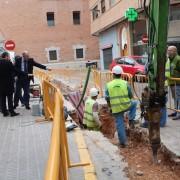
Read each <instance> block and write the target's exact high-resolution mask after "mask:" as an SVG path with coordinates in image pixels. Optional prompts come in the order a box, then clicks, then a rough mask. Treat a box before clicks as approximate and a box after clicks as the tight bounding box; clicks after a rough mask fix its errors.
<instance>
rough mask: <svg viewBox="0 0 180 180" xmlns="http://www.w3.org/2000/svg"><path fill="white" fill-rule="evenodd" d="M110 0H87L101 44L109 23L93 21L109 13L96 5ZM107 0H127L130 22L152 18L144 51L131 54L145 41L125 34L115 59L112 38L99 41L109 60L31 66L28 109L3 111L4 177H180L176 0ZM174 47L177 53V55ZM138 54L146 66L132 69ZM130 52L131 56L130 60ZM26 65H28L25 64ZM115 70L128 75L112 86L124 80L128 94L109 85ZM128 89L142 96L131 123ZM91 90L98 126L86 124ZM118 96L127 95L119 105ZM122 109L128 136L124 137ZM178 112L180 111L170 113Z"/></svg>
mask: <svg viewBox="0 0 180 180" xmlns="http://www.w3.org/2000/svg"><path fill="white" fill-rule="evenodd" d="M105 2H107V1H95V0H90V2H89V7H90V8H91V12H92V18H93V22H92V24H91V34H92V35H94V36H97V37H98V36H99V41H100V43H99V44H100V46H101V45H102V44H101V43H102V42H105V40H102V39H103V38H104V37H105V36H106V33H107V32H106V29H105V28H103V19H101V20H102V21H101V22H102V23H99V24H100V25H99V28H100V26H102V27H101V29H99V30H98V28H95V24H96V22H98V21H100V20H99V19H98V18H104V17H103V15H102V16H100V15H99V14H98V13H100V12H101V13H102V14H103V13H105V11H106V9H105V4H107V3H105ZM108 2H109V4H110V5H109V7H111V8H114V10H116V9H115V8H116V7H118V6H119V4H121V3H122V5H124V6H125V7H126V6H127V7H128V9H127V11H126V13H125V15H123V20H122V21H124V23H126V22H125V21H126V20H127V21H128V28H129V30H132V29H133V28H134V27H135V22H137V21H138V20H141V18H142V17H145V18H146V20H147V24H148V25H147V26H148V28H147V29H148V32H147V34H144V35H143V37H141V38H142V42H141V43H142V44H141V45H142V46H144V45H146V47H147V48H146V50H147V51H146V52H145V55H143V56H142V55H141V56H140V55H136V56H132V55H131V56H127V55H126V53H127V52H128V51H129V50H130V47H131V48H134V52H135V51H137V52H140V51H141V50H139V49H140V48H139V47H133V45H132V44H133V42H131V43H132V44H131V45H132V46H131V45H129V43H128V41H129V38H127V39H128V41H127V42H126V41H125V44H123V48H124V49H122V53H123V54H122V57H118V58H114V59H113V58H112V57H111V56H109V54H110V53H109V52H110V51H106V50H107V49H108V50H109V49H111V51H112V52H111V53H113V52H115V51H113V48H114V44H107V43H106V48H105V47H104V46H102V47H100V51H101V50H102V52H100V58H101V57H103V62H102V59H101V60H100V61H98V60H92V61H91V60H88V61H86V60H82V61H76V62H63V63H58V64H56V63H51V64H46V68H44V70H42V69H43V68H41V69H39V67H38V66H37V67H38V68H37V67H36V68H34V70H33V72H32V74H30V73H29V74H28V78H29V77H33V78H34V83H31V84H30V107H29V110H28V109H27V108H24V106H23V103H22V102H21V106H20V105H19V106H17V107H16V110H17V112H19V113H20V114H18V116H16V117H13V118H12V117H10V116H8V115H7V116H6V117H5V115H3V114H0V142H1V148H0V162H1V163H0V180H42V179H44V180H179V179H180V116H179V113H180V109H179V107H180V105H179V103H180V100H179V94H178V91H179V89H178V87H179V82H180V70H179V69H178V65H180V56H179V55H178V51H179V48H178V46H175V44H170V43H169V42H168V38H169V37H168V26H169V13H170V12H169V10H170V6H175V5H177V4H176V3H174V1H173V3H174V4H173V3H172V2H171V1H170V0H150V1H148V0H147V1H146V0H144V1H138V2H139V4H140V5H141V8H136V7H134V6H135V5H134V4H135V3H134V4H133V3H132V4H131V7H129V6H130V5H128V3H127V2H125V1H122V2H121V1H108ZM98 3H99V4H101V11H100V10H99V9H98V8H99V4H98ZM104 3H105V4H104ZM129 3H130V1H129ZM126 4H127V5H126ZM172 4H173V5H172ZM103 7H104V8H103ZM178 7H179V6H178ZM176 8H177V7H176ZM142 9H143V10H142ZM110 10H111V9H110ZM109 12H110V11H109ZM115 12H116V11H115ZM142 12H143V16H142V14H141V13H142ZM106 13H107V14H108V12H106ZM138 13H139V15H138ZM104 15H106V14H104ZM108 17H111V14H109V16H108V15H107V17H105V18H107V21H109V19H110V18H109V19H108ZM138 18H139V19H138ZM116 21H117V22H119V21H118V20H116ZM104 24H105V22H104ZM111 25H112V26H115V25H116V24H115V23H114V24H113V23H112V24H111ZM104 26H105V25H104ZM107 26H108V25H107ZM101 31H102V32H101ZM139 31H141V30H140V29H139ZM103 33H104V34H103ZM133 33H135V30H133ZM102 34H103V35H102ZM101 36H102V37H101ZM112 37H113V36H110V37H109V38H112ZM134 38H135V37H134ZM105 39H106V38H105ZM101 41H102V42H101ZM126 43H127V44H126ZM124 45H125V46H124ZM136 45H137V46H138V44H136ZM79 47H81V46H78V48H79ZM103 48H104V49H106V50H104V49H103ZM126 48H127V49H126ZM138 48H139V49H138ZM2 51H4V50H2ZM172 51H174V52H172ZM10 52H11V50H10ZM83 52H84V51H83ZM102 53H103V54H102ZM173 53H174V54H175V57H173V58H174V59H175V58H176V59H175V60H172V59H173V58H172V57H171V56H172V54H173ZM75 54H76V55H77V54H78V52H76V53H75ZM110 57H111V58H110ZM127 57H128V58H129V59H128V58H127ZM139 57H143V58H142V59H141V62H140V63H144V62H143V60H144V58H145V60H146V63H144V64H143V68H144V69H143V70H144V72H140V70H139V71H138V72H137V71H136V72H133V73H132V72H126V70H127V69H126V68H127V67H130V68H134V67H135V66H136V65H137V64H136V63H134V64H131V61H130V60H132V59H133V58H134V59H136V58H137V59H138V58H139ZM126 58H127V59H128V60H129V61H128V63H129V64H125V62H127V60H126ZM22 59H23V58H22ZM107 59H108V60H107ZM134 59H133V60H134ZM0 61H1V60H0ZM111 61H112V62H111ZM122 61H123V63H122ZM134 61H136V60H134ZM178 62H179V64H178ZM113 63H114V64H113ZM102 64H103V65H102ZM124 65H126V66H125V67H124ZM141 65H142V64H141ZM22 66H23V67H24V70H23V72H25V66H26V65H22ZM106 66H108V68H106ZM117 67H118V68H119V69H118V68H117ZM139 67H142V66H140V65H139V66H138V68H139ZM21 68H22V67H20V69H21ZM173 68H174V69H173ZM22 69H23V68H22ZM134 69H135V68H134ZM139 69H140V68H139ZM172 69H173V70H172ZM136 70H137V68H136ZM174 72H176V73H174ZM173 73H174V74H173ZM178 73H179V74H178ZM117 77H118V78H119V79H120V81H121V82H122V83H119V84H118V83H117V84H114V86H113V88H114V89H115V88H117V87H118V88H122V89H121V91H122V92H124V89H123V87H121V86H123V85H124V84H125V85H126V86H125V88H126V89H125V90H126V92H125V93H124V94H123V93H121V92H117V93H114V94H113V91H115V90H112V92H111V85H112V84H110V83H112V82H113V83H114V82H115V79H116V78H117ZM123 83H124V84H123ZM172 84H173V85H172ZM117 85H121V86H117ZM0 86H3V85H2V84H1V85H0ZM172 86H173V87H174V89H175V92H174V93H173V91H172ZM92 89H95V90H97V93H96V94H95V96H92ZM130 92H131V93H130ZM130 94H131V95H130ZM125 95H126V96H127V95H128V96H129V99H130V101H131V103H132V101H134V102H136V108H135V111H136V112H135V113H134V114H135V117H134V118H133V126H132V124H131V123H132V119H131V118H130V115H129V114H130V111H131V106H128V108H125V109H123V110H121V109H120V111H118V112H116V111H115V110H116V108H117V105H118V106H122V105H121V104H123V103H124V104H123V106H125V104H126V103H127V102H125V100H126V99H125V97H124V96H125ZM130 96H131V97H130ZM93 97H96V98H97V99H95V102H94V101H93V103H94V104H95V103H97V104H98V108H97V109H98V111H96V112H98V113H97V116H98V123H100V125H98V128H97V129H95V128H94V127H93V126H92V127H91V126H90V127H88V123H87V122H88V118H87V117H88V115H92V119H93V118H94V119H96V118H95V116H94V104H92V107H91V110H90V112H87V111H88V110H89V109H88V107H87V106H88V105H87V104H88V103H87V101H88V100H89V99H91V100H92V99H93ZM108 98H109V99H108ZM123 98H124V99H123ZM116 99H118V101H121V100H122V99H123V100H124V101H123V102H122V103H119V104H118V103H116V104H115V105H114V104H113V102H115V100H116ZM114 106H115V108H114ZM123 106H122V107H123ZM122 107H121V108H122ZM91 111H92V112H91ZM119 113H120V114H121V115H122V118H123V128H124V130H125V136H127V143H122V142H121V137H120V136H121V135H122V134H120V133H119V127H118V126H119V125H118V120H120V119H118V118H117V115H119ZM173 113H175V114H176V115H177V116H176V117H174V115H173V116H172V114H173ZM87 114H88V115H87ZM86 118H87V119H86ZM93 121H94V122H96V124H98V123H97V121H96V120H93ZM121 129H122V127H121Z"/></svg>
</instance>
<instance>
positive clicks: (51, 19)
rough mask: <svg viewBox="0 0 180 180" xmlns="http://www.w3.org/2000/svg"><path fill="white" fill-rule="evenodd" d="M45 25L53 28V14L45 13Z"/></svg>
mask: <svg viewBox="0 0 180 180" xmlns="http://www.w3.org/2000/svg"><path fill="white" fill-rule="evenodd" d="M46 15H47V24H48V26H55V22H54V12H47V14H46Z"/></svg>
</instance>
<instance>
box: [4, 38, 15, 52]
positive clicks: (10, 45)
mask: <svg viewBox="0 0 180 180" xmlns="http://www.w3.org/2000/svg"><path fill="white" fill-rule="evenodd" d="M15 46H16V45H15V43H14V41H12V40H8V41H6V42H5V44H4V47H5V49H6V50H8V51H13V50H14V48H15Z"/></svg>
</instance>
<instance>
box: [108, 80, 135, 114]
mask: <svg viewBox="0 0 180 180" xmlns="http://www.w3.org/2000/svg"><path fill="white" fill-rule="evenodd" d="M107 89H108V92H109V98H110V104H111V109H112V113H119V112H123V111H126V110H127V109H128V108H129V107H130V105H131V100H130V98H129V96H128V87H127V82H126V81H124V80H122V79H114V80H113V81H111V82H109V83H108V84H107Z"/></svg>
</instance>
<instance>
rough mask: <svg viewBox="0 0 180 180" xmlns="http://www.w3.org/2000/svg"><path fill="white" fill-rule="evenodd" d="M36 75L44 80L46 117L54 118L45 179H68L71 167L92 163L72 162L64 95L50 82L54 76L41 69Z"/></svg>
mask: <svg viewBox="0 0 180 180" xmlns="http://www.w3.org/2000/svg"><path fill="white" fill-rule="evenodd" d="M35 75H36V76H37V77H38V78H39V79H40V81H41V82H42V90H43V100H44V104H43V105H44V111H45V118H46V119H48V120H53V128H52V134H51V143H50V150H49V157H48V162H47V165H46V171H45V177H44V179H45V180H68V170H69V168H71V167H77V166H87V165H90V163H89V162H88V163H74V164H72V163H71V162H70V158H69V149H68V142H67V134H66V128H65V119H64V102H63V96H62V94H61V92H60V90H59V88H58V87H57V86H56V85H55V84H53V83H51V82H50V80H51V79H52V76H49V75H48V74H46V72H43V71H39V70H37V71H36V72H35ZM86 149H87V148H86ZM84 151H85V149H84ZM92 177H93V176H92Z"/></svg>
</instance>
